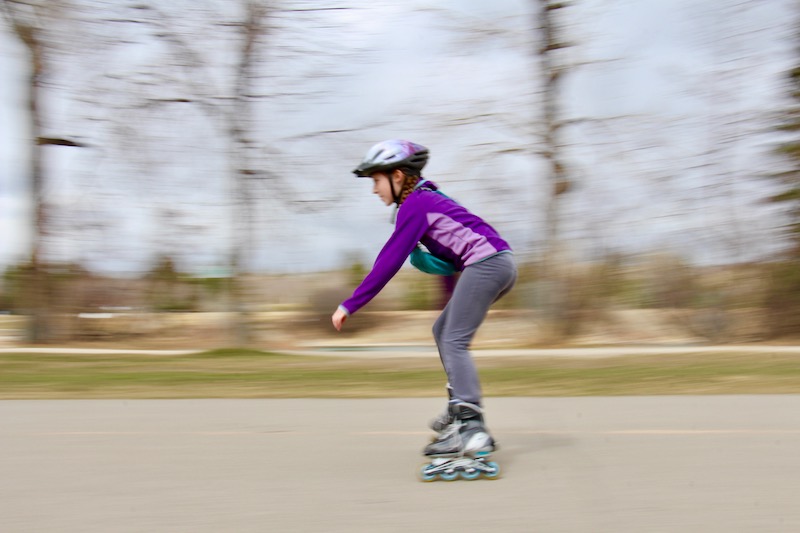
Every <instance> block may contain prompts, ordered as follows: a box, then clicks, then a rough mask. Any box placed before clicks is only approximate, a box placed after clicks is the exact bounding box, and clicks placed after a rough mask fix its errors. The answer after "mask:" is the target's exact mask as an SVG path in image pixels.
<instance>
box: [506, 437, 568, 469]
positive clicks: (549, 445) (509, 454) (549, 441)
mask: <svg viewBox="0 0 800 533" xmlns="http://www.w3.org/2000/svg"><path fill="white" fill-rule="evenodd" d="M499 437H501V438H502V440H499V439H498V441H499V446H498V450H497V457H498V461H502V462H503V463H504V464H508V465H512V464H514V462H515V460H516V459H521V458H522V457H525V456H528V455H533V454H541V453H542V452H545V451H547V450H554V449H560V448H569V447H572V446H574V445H575V439H574V438H573V437H571V436H570V435H565V434H555V433H536V434H516V435H515V434H509V435H502V434H500V435H499Z"/></svg>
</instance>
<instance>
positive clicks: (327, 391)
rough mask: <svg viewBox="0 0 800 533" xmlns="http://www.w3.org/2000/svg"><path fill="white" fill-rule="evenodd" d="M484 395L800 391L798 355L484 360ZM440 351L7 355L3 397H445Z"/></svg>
mask: <svg viewBox="0 0 800 533" xmlns="http://www.w3.org/2000/svg"><path fill="white" fill-rule="evenodd" d="M478 367H479V371H480V374H481V379H482V382H483V388H484V393H485V394H486V395H487V396H587V395H663V394H767V393H771V394H778V393H780V394H788V393H800V356H797V355H787V354H770V355H763V354H760V355H753V354H744V353H743V354H730V353H710V354H709V353H703V354H691V353H687V354H685V355H668V356H667V355H659V356H644V355H642V356H627V357H617V358H603V359H581V358H563V357H560V358H541V357H537V358H522V357H513V358H502V357H491V358H482V359H479V360H478ZM444 382H445V378H444V373H443V372H442V370H441V367H440V365H439V361H438V359H437V358H431V359H426V358H403V359H387V358H380V359H367V358H344V357H330V356H325V357H310V356H297V355H282V354H272V353H266V352H258V351H248V350H217V351H210V352H202V353H197V354H191V355H181V356H154V355H94V354H92V355H61V354H28V353H25V354H13V353H10V354H0V399H50V398H64V399H83V398H297V397H317V398H379V397H415V396H416V397H422V396H440V395H442V394H443V385H444Z"/></svg>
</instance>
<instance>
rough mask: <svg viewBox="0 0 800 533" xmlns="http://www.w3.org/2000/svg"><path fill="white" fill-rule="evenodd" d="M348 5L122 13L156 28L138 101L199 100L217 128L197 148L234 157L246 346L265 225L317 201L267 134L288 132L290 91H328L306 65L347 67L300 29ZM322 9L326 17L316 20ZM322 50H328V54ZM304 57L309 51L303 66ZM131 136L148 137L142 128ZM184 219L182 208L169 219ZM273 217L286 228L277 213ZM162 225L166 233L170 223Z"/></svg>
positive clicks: (235, 253) (193, 5) (233, 287)
mask: <svg viewBox="0 0 800 533" xmlns="http://www.w3.org/2000/svg"><path fill="white" fill-rule="evenodd" d="M347 9H349V8H347V7H344V6H336V5H332V4H331V3H329V2H328V3H324V2H320V3H319V4H314V3H310V2H307V1H294V2H292V1H285V2H264V1H255V0H239V1H237V2H219V1H199V2H196V1H193V2H188V1H187V2H174V3H170V4H169V5H165V4H163V3H160V2H137V3H136V4H132V5H130V6H128V7H127V12H126V14H124V16H122V17H121V18H117V19H116V21H117V22H121V21H122V22H127V23H128V24H130V25H136V26H139V27H144V28H147V29H148V30H147V32H146V33H147V35H146V36H144V37H141V36H140V38H143V39H146V42H148V43H149V46H150V47H151V48H152V49H154V50H158V51H160V53H154V54H153V57H152V58H151V59H149V63H147V64H144V65H142V66H143V67H145V68H146V69H147V74H146V75H145V74H144V73H142V74H140V75H139V76H138V79H137V81H136V85H137V86H138V87H139V89H140V93H141V94H142V96H143V98H141V100H140V102H139V103H138V104H137V103H135V102H134V103H133V106H134V107H137V106H141V107H142V108H144V110H146V112H147V113H148V114H149V115H157V114H158V113H159V112H160V113H161V114H164V113H168V112H169V109H183V110H187V109H188V108H192V109H193V110H194V112H198V113H199V114H201V115H204V116H205V118H206V121H207V123H210V124H211V125H212V127H213V128H215V129H216V135H215V136H214V135H212V136H210V139H209V140H210V141H211V142H212V143H213V144H212V145H211V146H194V147H192V148H200V149H201V150H202V151H204V152H205V151H208V150H209V149H210V150H212V151H217V153H219V154H221V155H222V156H223V158H224V159H225V161H226V166H227V169H226V170H227V173H228V174H229V180H228V187H227V190H226V191H224V193H223V194H225V195H226V196H227V198H228V201H227V202H226V203H227V207H228V212H229V217H230V218H229V224H226V226H228V227H229V228H230V230H229V238H228V242H229V245H230V247H229V254H228V260H227V263H228V270H229V278H228V280H229V287H228V296H229V310H230V311H231V323H230V328H231V333H232V342H233V343H235V344H237V345H246V344H248V343H250V342H251V340H252V339H251V331H250V326H249V322H250V321H249V319H248V316H249V311H250V309H251V308H252V307H253V306H254V305H255V304H256V302H251V301H249V300H250V294H251V293H252V292H253V291H250V290H248V287H247V285H246V283H247V282H246V280H247V274H248V273H249V272H250V271H251V269H252V268H253V266H254V257H255V252H256V249H257V244H256V243H257V241H258V230H259V229H260V224H262V223H263V221H264V220H265V219H267V217H268V216H269V214H270V213H274V212H275V208H276V207H278V206H279V205H280V204H281V203H283V204H284V205H286V204H293V203H297V204H298V205H300V209H306V208H308V204H307V203H306V202H303V201H302V200H298V199H296V198H294V197H293V195H292V193H291V189H292V182H291V180H290V179H288V178H286V177H284V176H282V175H281V173H280V171H279V169H278V161H280V153H279V151H278V150H277V149H276V148H274V147H273V146H271V145H270V142H269V140H268V139H270V138H273V139H275V138H277V137H279V135H276V133H277V132H278V131H280V130H281V129H284V131H285V128H286V125H285V124H281V125H280V128H277V127H275V125H274V123H273V122H272V119H273V117H272V116H270V111H271V110H273V109H276V108H277V107H279V106H280V105H281V102H282V101H284V100H286V99H287V98H297V97H302V98H303V100H304V101H307V102H308V101H310V100H312V99H314V98H318V97H320V96H324V95H320V94H316V93H315V91H317V90H318V89H315V88H313V87H312V85H311V84H309V83H308V81H309V78H308V77H307V76H305V75H304V73H303V72H302V71H303V70H305V69H309V68H313V72H309V73H308V74H309V75H310V76H313V77H324V76H327V75H335V73H336V69H338V68H340V65H337V63H336V51H337V43H335V42H326V43H325V45H324V46H322V45H321V44H320V42H318V40H319V36H318V35H316V34H314V35H312V34H309V35H307V36H306V37H307V38H304V39H297V37H296V36H297V35H298V32H306V30H310V29H313V28H315V26H314V24H316V26H317V27H319V28H325V27H328V28H329V27H335V24H333V23H332V22H331V21H330V20H329V16H328V14H329V13H331V12H337V11H342V10H347ZM315 15H319V20H317V21H316V22H314V20H313V17H314V16H315ZM209 43H215V45H212V46H209ZM221 49H224V53H220V50H221ZM321 51H324V54H319V52H321ZM299 58H302V59H303V66H302V67H301V66H300V65H299V62H298V61H297V59H299ZM142 66H140V67H139V68H142ZM295 71H298V72H295ZM286 73H289V74H288V75H287V74H286ZM154 81H155V82H156V83H154ZM289 101H291V100H289ZM290 105H294V104H290ZM190 112H192V111H184V112H183V115H184V116H186V115H188V114H189V113H190ZM173 113H175V114H176V115H177V116H179V117H180V116H181V113H179V112H177V111H173ZM149 115H148V116H149ZM140 116H143V117H144V116H145V115H143V114H140ZM150 118H152V119H155V120H158V119H159V117H158V116H150ZM322 133H325V132H322ZM322 133H320V134H322ZM130 134H131V135H132V136H135V137H141V134H140V132H138V131H132V132H130ZM206 135H208V133H207V132H206ZM215 141H216V142H215ZM145 142H146V141H145ZM197 142H199V140H198V141H197ZM188 143H189V144H191V139H190V140H189V141H188ZM218 147H220V148H218ZM150 148H154V147H150ZM134 156H135V157H141V154H134ZM154 166H155V165H154ZM284 199H286V200H284ZM268 200H269V201H272V202H274V204H275V205H274V206H273V208H268V207H266V206H265V203H266V202H267V201H268ZM169 209H174V208H173V207H170V208H169ZM161 211H162V212H165V209H162V210H161ZM273 216H274V215H273ZM162 218H163V217H162ZM180 218H181V217H180V213H179V212H178V211H177V210H174V212H173V213H172V215H171V216H169V217H167V218H166V220H170V221H177V220H179V219H180ZM272 224H273V225H275V226H277V221H276V220H273V221H272ZM159 231H162V232H163V231H164V226H163V225H160V226H159ZM161 240H162V241H163V240H164V239H161ZM259 303H260V302H259Z"/></svg>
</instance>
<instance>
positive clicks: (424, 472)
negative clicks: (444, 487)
mask: <svg viewBox="0 0 800 533" xmlns="http://www.w3.org/2000/svg"><path fill="white" fill-rule="evenodd" d="M429 467H430V465H429V464H424V465H422V468H420V470H419V478H420V480H422V481H425V482H430V481H436V474H429V473H428V468H429Z"/></svg>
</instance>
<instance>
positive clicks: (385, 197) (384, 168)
mask: <svg viewBox="0 0 800 533" xmlns="http://www.w3.org/2000/svg"><path fill="white" fill-rule="evenodd" d="M427 162H428V149H427V148H425V147H424V146H421V145H419V144H415V143H412V142H409V141H402V140H390V141H383V142H380V143H378V144H376V145H375V146H373V147H372V148H370V150H369V151H368V152H367V154H366V156H365V157H364V159H363V161H362V162H361V164H360V165H358V167H357V168H356V169H355V170H354V171H353V172H354V173H355V175H356V176H357V177H360V178H371V179H372V181H373V193H374V194H377V195H378V197H379V198H380V199H381V200H382V201H383V202H384V203H385V204H386V205H387V206H389V205H392V204H395V205H396V206H397V213H396V216H397V218H396V223H395V229H394V232H393V233H392V235H391V237H389V240H388V241H387V242H386V244H385V245H384V247H383V249H382V250H381V251H380V253H379V254H378V257H377V259H376V260H375V263H374V265H373V267H372V270H371V271H370V273H369V274H367V276H366V277H365V278H364V280H363V281H362V282H361V284H360V285H359V286H358V287H357V288H356V289H355V291H354V292H353V295H352V296H351V297H350V298H348V299H347V300H345V301H344V302H342V304H341V305H340V306H339V308H338V309H337V310H336V311H335V312H334V313H333V316H332V317H331V319H332V322H333V326H334V327H335V328H336V329H337V330H341V328H342V325H343V324H344V322H345V320H346V319H347V318H348V317H349V316H350V315H352V314H354V313H356V312H357V311H358V310H359V309H361V308H362V307H364V306H365V305H366V304H367V303H368V302H369V301H370V300H372V299H373V298H374V297H375V296H376V295H377V294H378V293H379V292H380V291H381V289H383V287H384V286H385V285H386V284H387V283H388V282H389V280H391V279H392V277H394V275H395V274H396V273H397V272H398V271H399V270H400V268H401V267H402V266H403V264H404V263H405V260H406V259H407V258H408V257H409V256H411V264H412V265H414V266H415V267H417V268H418V269H420V270H422V271H424V272H428V273H433V274H441V275H450V274H453V273H455V272H460V276H459V279H458V283H457V284H456V286H455V289H454V290H453V295H452V297H451V298H450V301H449V302H448V303H447V305H446V306H445V308H444V310H443V311H442V313H441V315H440V316H439V318H438V319H437V320H436V322H435V323H434V325H433V337H434V339H435V341H436V346H437V348H438V350H439V356H440V358H441V360H442V365H443V367H444V370H445V373H446V375H447V379H448V385H447V391H448V404H447V408H446V410H445V411H444V412H443V413H442V414H441V415H440V416H439V417H438V418H436V419H435V420H433V421H432V422H431V428H432V429H434V430H435V431H437V432H438V436H437V437H436V439H435V440H434V441H433V442H431V443H430V444H428V445H427V446H426V447H425V450H424V454H425V455H426V456H428V457H430V458H432V461H431V463H430V464H428V465H426V466H424V467H423V471H422V478H423V479H425V480H426V481H429V480H433V479H436V478H437V476H438V477H441V478H443V479H448V480H450V479H455V478H456V477H458V476H459V475H461V476H462V477H464V478H466V479H474V478H476V477H479V476H480V475H481V474H483V475H485V476H486V477H496V476H497V474H498V473H499V471H498V468H497V465H496V464H495V463H492V462H488V461H486V459H488V457H489V456H490V455H491V453H492V452H493V451H494V450H495V442H494V439H493V438H492V436H491V434H490V433H489V430H488V429H487V427H486V425H485V423H484V417H483V402H482V400H483V397H482V393H481V386H480V381H479V379H478V373H477V370H476V368H475V363H474V361H473V359H472V356H471V354H470V352H469V346H470V344H471V342H472V339H473V337H474V336H475V333H476V331H477V330H478V327H479V326H480V325H481V323H482V322H483V320H484V318H485V317H486V314H487V312H488V311H489V308H490V307H491V305H492V304H493V303H494V302H496V301H497V300H499V299H500V298H502V297H503V296H504V295H505V294H506V293H508V291H509V290H511V288H512V287H513V286H514V283H515V282H516V279H517V268H516V265H515V263H514V259H513V256H512V254H511V247H510V246H509V245H508V243H507V242H506V241H504V240H503V239H502V238H501V237H500V235H499V234H498V233H497V231H496V230H495V229H494V228H492V227H491V226H490V225H489V224H487V223H486V222H485V221H484V220H482V219H481V218H480V217H478V216H476V215H474V214H473V213H471V212H470V211H468V210H467V209H466V208H464V207H463V206H461V205H460V204H458V203H457V202H455V201H454V200H452V199H451V198H449V197H447V196H445V195H444V194H443V193H441V192H440V191H439V189H438V187H437V186H436V184H434V183H433V182H431V181H428V180H426V179H425V178H423V177H422V174H421V173H422V169H423V168H424V167H425V164H426V163H427ZM420 245H422V246H424V248H425V249H423V248H422V247H421V246H420Z"/></svg>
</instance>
